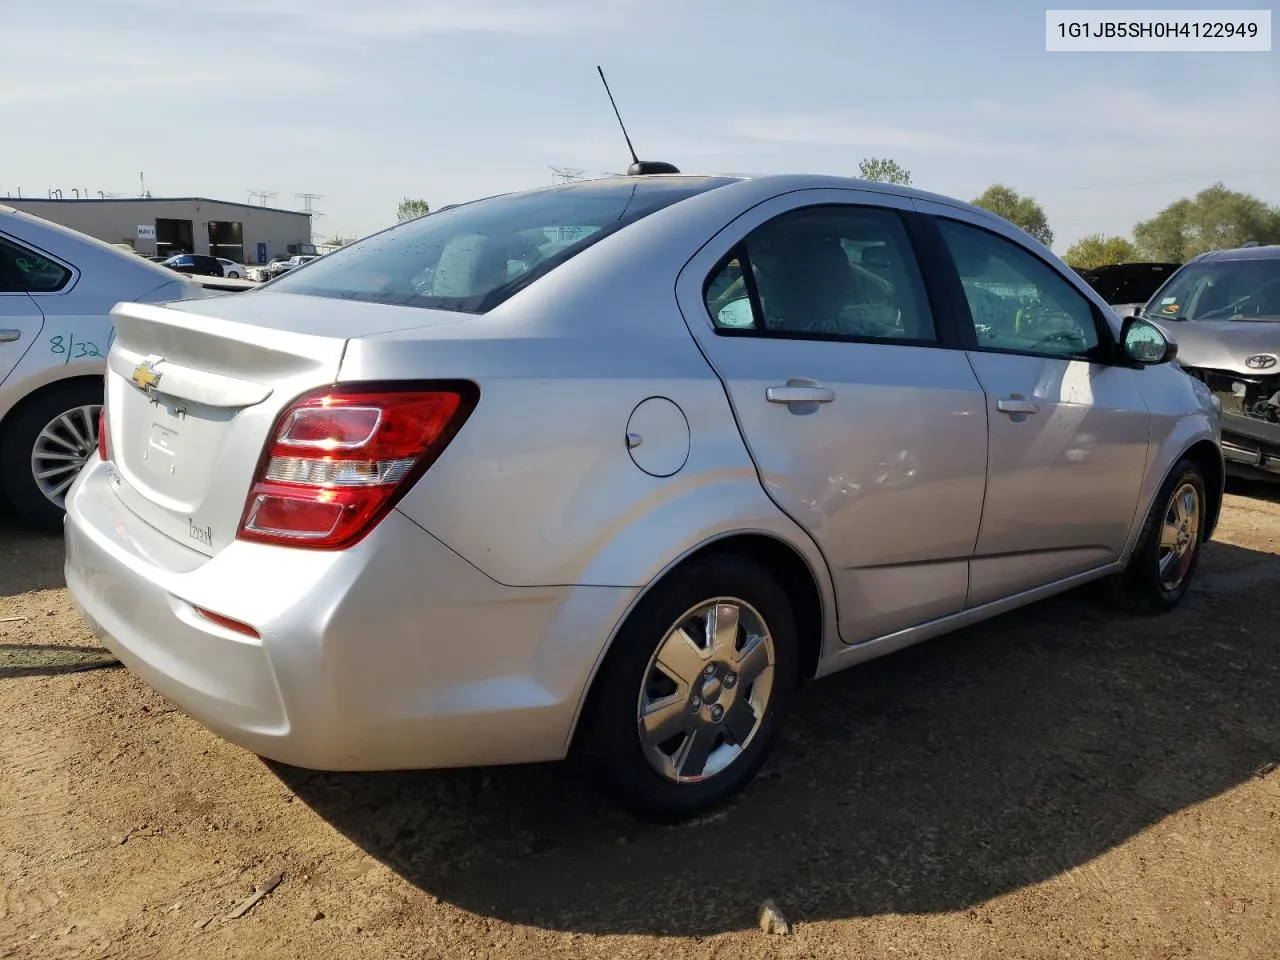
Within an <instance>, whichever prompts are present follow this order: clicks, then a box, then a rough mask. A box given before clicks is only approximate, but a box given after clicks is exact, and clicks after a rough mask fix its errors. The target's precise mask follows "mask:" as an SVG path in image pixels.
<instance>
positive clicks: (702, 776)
mask: <svg viewBox="0 0 1280 960" xmlns="http://www.w3.org/2000/svg"><path fill="white" fill-rule="evenodd" d="M773 674H774V643H773V637H772V635H771V634H770V632H769V628H768V626H767V625H766V624H765V622H764V618H763V617H761V616H760V614H759V613H758V612H757V611H756V610H755V608H754V607H752V606H751V605H750V604H748V603H746V602H744V601H742V600H738V599H734V598H731V597H719V598H716V599H714V600H708V601H706V602H704V603H701V604H699V605H698V606H696V607H693V608H691V609H690V610H688V611H687V612H686V613H685V614H684V615H683V616H681V617H680V618H679V620H678V621H677V622H676V624H675V625H674V626H673V627H672V628H671V629H670V630H669V631H668V632H667V634H666V636H664V637H663V638H662V642H661V643H659V644H658V647H657V650H656V651H655V652H654V654H653V656H652V657H651V658H650V660H649V665H648V667H647V668H646V670H645V675H644V683H643V686H642V687H641V691H640V698H639V703H638V706H637V713H636V726H637V731H638V734H639V737H640V744H641V747H642V749H643V751H644V755H645V759H646V760H648V761H649V764H650V765H651V766H652V767H653V768H654V769H655V770H657V772H658V773H659V774H661V775H662V776H663V777H664V778H666V779H667V780H669V781H672V782H675V783H696V782H699V781H704V780H707V779H708V778H710V777H713V776H715V775H716V774H718V773H720V772H722V771H723V770H724V769H725V768H727V767H728V766H729V765H730V764H732V763H733V762H734V761H735V760H736V759H737V758H738V757H739V756H741V755H742V752H743V751H744V750H745V749H746V748H747V746H748V745H749V744H750V743H751V741H752V739H753V738H754V737H755V736H756V734H757V733H758V732H759V730H760V726H761V724H762V722H763V721H764V718H765V714H766V711H767V710H768V708H769V704H770V700H771V697H772V696H773Z"/></svg>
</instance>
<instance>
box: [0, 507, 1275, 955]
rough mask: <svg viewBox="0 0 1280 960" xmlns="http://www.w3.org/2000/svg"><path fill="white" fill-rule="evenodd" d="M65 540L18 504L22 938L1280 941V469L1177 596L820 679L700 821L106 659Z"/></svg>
mask: <svg viewBox="0 0 1280 960" xmlns="http://www.w3.org/2000/svg"><path fill="white" fill-rule="evenodd" d="M61 563H62V549H61V543H60V541H59V540H57V539H51V538H46V537H39V536H35V535H32V534H30V533H24V532H22V531H20V530H19V529H17V527H16V525H15V523H14V521H12V520H11V519H7V518H0V619H3V620H5V621H6V622H3V623H0V712H2V720H0V865H2V867H3V875H4V893H3V899H2V900H0V957H2V958H8V957H23V958H26V957H39V958H60V957H113V958H114V957H125V958H151V957H156V958H161V957H163V958H176V957H182V958H186V957H195V958H201V957H251V958H275V957H297V958H308V960H312V958H317V957H319V958H324V960H338V958H345V957H376V958H399V957H405V958H408V957H413V958H432V957H491V956H492V957H550V956H553V957H558V958H572V957H608V958H614V957H653V956H658V955H660V954H663V955H666V956H667V957H670V958H684V957H700V958H701V957H709V958H723V960H731V958H742V957H778V958H806V957H824V958H825V957H851V958H852V957H857V958H889V957H893V958H903V957H929V958H933V957H949V958H961V960H965V958H980V957H981V958H986V957H992V958H994V957H1001V958H1004V957H1027V958H1038V957H1087V958H1091V960H1093V958H1102V957H1108V956H1114V957H1135V958H1153V960H1154V958H1174V957H1179V958H1181V957H1189V958H1196V960H1205V958H1217V957H1221V958H1232V960H1240V958H1255V957H1256V958H1276V957H1280V770H1277V768H1276V762H1277V761H1278V760H1280V627H1277V624H1278V623H1280V497H1277V496H1276V495H1275V494H1268V493H1267V492H1266V491H1265V490H1262V489H1259V488H1244V489H1241V488H1236V493H1235V495H1233V496H1232V497H1231V498H1230V502H1229V505H1228V507H1227V508H1226V511H1225V515H1224V518H1223V521H1222V525H1221V527H1220V529H1219V532H1218V534H1217V537H1216V539H1215V542H1214V543H1212V544H1210V545H1209V546H1208V548H1207V551H1206V553H1205V556H1204V561H1203V566H1202V567H1201V570H1200V575H1199V580H1198V583H1197V585H1196V587H1195V589H1194V593H1193V594H1192V595H1191V596H1189V598H1188V600H1187V602H1186V603H1185V605H1184V606H1183V607H1182V608H1181V609H1180V610H1179V611H1178V612H1176V613H1175V614H1172V615H1169V616H1166V617H1163V618H1157V619H1134V618H1127V617H1122V616H1119V615H1117V614H1115V613H1114V612H1112V611H1111V610H1110V609H1108V608H1107V607H1106V606H1105V605H1102V604H1100V603H1098V602H1096V601H1095V600H1094V598H1093V596H1092V595H1091V594H1089V593H1084V594H1077V595H1071V596H1067V597H1064V598H1061V599H1059V600H1056V601H1052V602H1050V603H1047V604H1043V605H1040V606H1038V607H1034V608H1030V609H1027V610H1024V611H1021V612H1019V613H1015V614H1011V615H1009V616H1006V617H1004V618H1002V619H1000V620H998V621H995V622H993V623H990V624H986V625H983V626H981V627H979V628H975V629H971V630H968V631H965V632H963V633H960V634H956V635H953V636H951V637H947V638H943V639H940V640H936V641H933V642H931V643H928V644H923V645H921V646H918V647H915V648H913V649H911V650H907V651H904V652H903V653H900V654H897V655H894V656H892V657H889V658H886V659H884V660H881V661H878V662H876V663H873V664H870V665H867V666H865V667H862V668H858V669H855V670H853V671H849V672H846V673H843V674H841V675H838V676H836V677H833V678H831V679H828V680H825V681H822V682H820V683H818V684H815V685H813V686H811V687H810V688H809V689H808V690H807V691H806V695H805V696H804V697H803V698H802V701H801V704H800V706H799V708H798V710H797V712H796V714H795V715H794V716H793V717H792V720H791V723H790V725H789V727H788V733H787V735H786V737H785V740H784V741H783V742H782V743H781V744H780V745H779V749H778V751H777V752H776V754H775V757H774V759H773V760H772V762H771V763H770V765H769V766H768V767H767V768H766V770H765V772H764V774H763V775H762V778H761V779H760V780H759V781H758V782H757V783H756V784H755V786H754V787H753V788H752V789H750V790H749V791H748V792H747V793H746V794H745V795H744V796H743V797H742V798H741V799H740V800H739V801H738V802H737V803H736V804H735V805H733V806H732V807H730V808H729V809H727V810H726V811H723V812H722V813H720V814H717V815H715V816H712V817H709V818H707V819H706V820H705V821H703V822H699V823H695V824H692V825H687V826H683V827H676V828H652V827H646V826H641V825H639V824H637V823H635V822H633V821H631V820H629V819H627V818H625V817H623V816H621V815H619V814H616V813H614V812H612V811H610V810H608V809H606V808H604V807H603V806H602V805H600V804H599V803H598V802H596V801H595V800H594V799H593V798H591V797H590V796H588V795H586V794H584V793H583V792H582V791H581V790H580V789H579V788H578V787H577V786H575V785H574V783H573V782H572V781H571V780H570V779H569V778H568V776H567V775H566V774H565V773H564V772H563V771H562V770H560V769H559V768H557V767H536V768H519V769H501V770H484V771H453V772H446V773H420V774H393V775H385V774H379V775H351V774H345V775H328V774H315V773H308V772H304V771H299V770H295V769H291V768H286V767H280V766H277V765H273V764H268V763H264V762H263V761H261V760H259V759H257V758H255V757H253V756H251V755H250V754H248V753H246V752H244V751H242V750H240V749H238V748H235V747H232V746H230V745H228V744H226V743H224V742H222V741H220V740H218V739H217V738H215V737H214V736H213V735H211V734H209V733H208V732H206V731H205V730H204V729H203V728H201V727H200V726H199V725H198V724H197V723H195V722H194V721H192V720H191V719H189V718H188V717H186V716H185V715H183V714H182V713H180V712H176V711H175V710H174V709H173V708H172V707H171V706H170V705H169V704H167V703H166V702H165V701H164V700H163V699H161V698H160V697H158V696H156V695H155V694H154V693H152V692H151V691H150V690H148V689H147V688H146V687H144V686H143V685H142V684H141V683H139V682H138V681H137V680H135V679H134V678H133V677H132V676H131V675H130V674H128V673H127V672H125V671H124V670H122V669H120V668H118V667H112V666H107V667H103V666H102V664H103V661H104V657H103V652H102V651H101V649H100V648H98V647H97V646H96V645H95V643H94V641H92V640H91V639H90V638H89V636H88V634H87V633H86V631H85V630H84V629H83V628H82V626H81V625H80V623H79V622H78V620H77V618H76V615H75V614H74V612H73V611H72V609H71V605H70V603H69V600H68V597H67V594H66V591H65V589H64V588H63V585H62V575H61ZM10 618H23V619H21V620H17V619H10ZM280 875H283V879H282V880H281V881H280V883H279V885H278V886H276V887H275V889H274V890H273V891H272V892H271V893H270V894H269V895H268V896H266V897H265V898H264V899H262V900H261V901H260V902H259V903H257V904H256V906H254V907H253V908H252V909H251V910H249V911H248V912H247V913H245V914H244V915H243V916H241V917H239V918H238V919H225V917H226V915H227V914H228V913H229V912H230V911H232V910H233V908H234V907H236V905H238V904H240V903H241V902H242V901H244V900H245V898H246V897H248V896H250V895H251V894H252V893H253V892H254V891H255V889H257V888H258V887H260V886H261V885H263V884H266V883H267V882H268V881H270V880H272V879H273V878H276V877H278V876H280ZM766 897H772V898H774V899H775V900H776V901H777V903H778V905H779V906H780V908H781V909H782V911H783V912H784V913H785V914H786V915H787V916H788V918H789V919H790V920H792V921H793V922H794V923H795V924H796V928H795V931H794V933H793V934H792V935H791V936H769V935H766V934H765V933H763V932H761V931H760V930H759V929H758V928H757V927H756V908H757V905H758V904H759V903H760V902H761V901H762V900H763V899H764V898H766Z"/></svg>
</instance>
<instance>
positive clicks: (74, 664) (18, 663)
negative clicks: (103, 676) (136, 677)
mask: <svg viewBox="0 0 1280 960" xmlns="http://www.w3.org/2000/svg"><path fill="white" fill-rule="evenodd" d="M117 666H120V661H119V660H117V659H116V658H115V657H114V656H113V655H112V654H111V653H109V652H108V651H106V650H104V649H102V648H101V647H73V646H63V645H59V644H44V643H0V680H8V679H11V678H13V677H51V676H54V675H56V674H60V673H80V672H83V671H85V670H101V669H103V668H106V667H117Z"/></svg>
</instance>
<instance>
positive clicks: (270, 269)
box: [267, 253, 316, 279]
mask: <svg viewBox="0 0 1280 960" xmlns="http://www.w3.org/2000/svg"><path fill="white" fill-rule="evenodd" d="M315 259H316V257H315V256H313V255H310V254H305V253H304V254H298V255H297V256H293V257H289V258H288V259H286V260H273V261H272V262H271V263H269V264H268V265H267V279H271V278H273V277H278V276H280V274H282V273H288V272H289V271H290V270H294V269H296V268H298V267H300V266H302V265H303V264H305V263H310V262H311V261H312V260H315Z"/></svg>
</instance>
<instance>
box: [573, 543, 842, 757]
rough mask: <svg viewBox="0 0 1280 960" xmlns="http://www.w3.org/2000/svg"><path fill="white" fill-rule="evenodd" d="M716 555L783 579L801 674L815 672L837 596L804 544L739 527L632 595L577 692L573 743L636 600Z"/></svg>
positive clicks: (666, 569) (678, 560)
mask: <svg viewBox="0 0 1280 960" xmlns="http://www.w3.org/2000/svg"><path fill="white" fill-rule="evenodd" d="M715 556H744V557H747V558H749V559H752V560H754V561H756V562H757V563H759V564H761V565H762V566H763V567H765V569H767V570H769V571H770V572H771V573H772V574H773V575H774V576H776V577H777V578H778V582H779V585H780V586H781V587H782V589H783V591H784V592H785V593H786V595H787V599H788V600H789V601H790V603H791V608H792V613H793V615H794V616H795V620H796V636H797V638H798V640H799V644H800V649H799V651H798V654H799V658H800V664H799V671H798V675H799V678H800V680H801V681H802V682H803V681H805V680H811V679H813V678H814V676H816V674H817V669H818V664H819V663H820V662H821V661H822V654H823V648H824V645H825V638H826V632H827V630H828V628H829V627H831V626H832V624H833V623H834V621H835V614H834V611H832V612H831V614H830V615H828V614H827V611H826V607H827V603H828V601H827V600H826V599H824V598H830V602H832V603H833V602H834V594H833V593H832V592H831V588H830V584H829V583H824V581H823V580H822V579H820V576H819V573H818V572H817V571H815V570H814V569H813V566H812V564H811V563H810V561H809V560H808V559H806V558H805V556H804V554H803V552H802V551H801V550H799V549H798V548H797V547H796V546H794V545H793V544H790V543H788V542H787V541H786V540H784V539H783V538H782V537H779V536H778V535H776V534H774V533H772V532H765V531H759V530H738V531H731V532H725V533H721V534H717V535H715V536H712V537H708V538H707V539H705V540H703V541H701V542H700V543H698V544H697V545H696V546H694V547H692V548H690V549H689V550H687V551H685V552H684V553H683V554H681V555H680V556H679V557H677V558H675V559H674V560H672V561H671V562H670V563H668V564H667V565H666V566H665V567H664V568H663V569H662V570H660V571H659V572H658V573H657V575H656V576H654V577H653V578H652V579H651V580H650V581H649V583H648V584H646V585H645V587H644V588H643V589H641V590H640V591H638V592H637V593H636V595H635V596H634V597H633V598H632V600H631V603H630V604H629V605H628V606H627V609H626V610H625V612H624V613H623V615H622V616H621V617H620V618H619V619H618V622H617V624H616V625H615V626H614V629H613V631H612V633H611V634H610V636H609V639H608V641H607V642H606V643H605V645H604V647H603V649H602V650H601V651H600V655H599V656H598V657H597V659H596V663H595V665H594V666H593V667H592V670H591V674H590V676H589V677H588V678H587V683H586V685H585V686H584V688H583V691H582V694H581V696H580V697H579V701H578V708H577V710H576V712H575V714H574V717H573V723H572V725H571V726H570V728H569V737H568V741H569V743H570V744H572V742H573V740H574V739H575V738H576V736H577V733H578V727H579V721H580V720H581V719H582V717H583V715H584V714H585V713H586V712H587V706H588V703H589V701H590V699H591V697H592V695H593V693H594V691H595V690H596V687H597V684H596V681H597V679H598V677H599V676H600V672H601V668H602V667H603V666H604V664H605V662H606V660H607V659H608V658H609V656H610V654H611V653H612V652H613V649H614V641H615V640H616V638H617V635H618V632H619V631H620V630H621V629H622V627H623V625H624V624H625V623H626V622H627V620H628V619H629V618H630V617H631V615H632V613H633V612H634V611H635V609H636V608H637V606H639V604H640V603H641V602H642V601H643V600H644V599H645V598H646V597H647V596H649V595H650V594H651V593H652V592H653V591H654V590H655V589H657V588H658V586H659V585H661V584H663V583H666V582H667V581H668V580H669V579H671V578H672V577H677V576H680V574H681V572H682V571H684V570H686V569H688V567H689V566H690V565H692V564H694V563H697V562H701V561H703V560H706V559H708V558H710V557H715Z"/></svg>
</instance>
